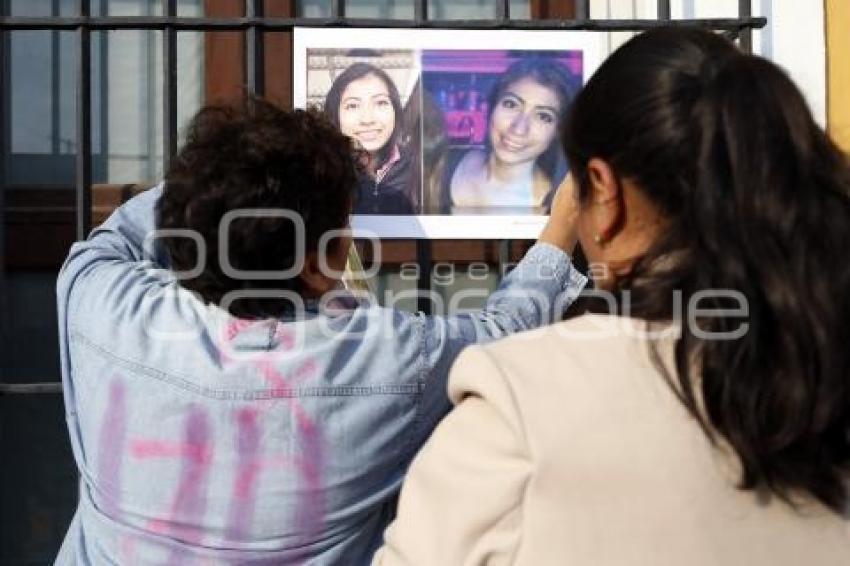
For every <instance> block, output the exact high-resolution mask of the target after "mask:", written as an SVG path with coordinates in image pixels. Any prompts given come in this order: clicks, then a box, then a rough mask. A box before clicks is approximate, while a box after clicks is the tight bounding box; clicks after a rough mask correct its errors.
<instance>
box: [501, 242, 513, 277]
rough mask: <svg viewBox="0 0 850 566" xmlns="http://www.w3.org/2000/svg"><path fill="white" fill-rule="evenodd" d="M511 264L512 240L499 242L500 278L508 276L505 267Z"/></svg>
mask: <svg viewBox="0 0 850 566" xmlns="http://www.w3.org/2000/svg"><path fill="white" fill-rule="evenodd" d="M510 262H511V240H499V277H500V278H504V276H505V275H507V270H506V269H505V267H506V266H507V265H508V264H509V263H510Z"/></svg>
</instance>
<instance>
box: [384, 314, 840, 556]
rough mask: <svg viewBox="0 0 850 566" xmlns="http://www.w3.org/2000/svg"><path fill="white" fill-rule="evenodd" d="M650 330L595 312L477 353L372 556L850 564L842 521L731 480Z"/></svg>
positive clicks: (464, 358)
mask: <svg viewBox="0 0 850 566" xmlns="http://www.w3.org/2000/svg"><path fill="white" fill-rule="evenodd" d="M642 328H643V325H642V324H639V323H637V322H636V321H629V320H628V319H622V318H614V317H602V316H584V317H581V318H579V319H575V320H572V321H569V322H565V323H561V324H557V325H555V326H552V327H549V328H544V329H541V330H537V331H534V332H529V333H525V334H521V335H517V336H514V337H512V338H509V339H507V340H503V341H500V342H497V343H494V344H491V345H488V346H484V347H480V346H479V347H472V348H469V349H467V350H466V351H465V352H464V353H463V354H462V355H461V357H460V358H459V359H458V361H457V362H456V365H455V367H454V369H453V371H452V374H451V379H450V385H449V389H450V394H451V397H452V399H453V401H454V402H455V403H456V404H457V407H456V409H455V410H454V411H453V412H452V413H451V414H450V415H449V416H448V417H446V419H445V420H444V421H443V423H442V424H441V425H440V426H439V428H438V429H437V430H436V432H435V433H434V435H433V436H432V437H431V439H430V441H429V442H428V443H427V444H426V446H425V447H424V448H423V450H422V451H421V453H420V454H419V456H418V457H417V458H416V460H415V461H414V462H413V465H412V467H411V469H410V473H409V475H408V478H407V480H406V482H405V484H404V488H403V490H402V494H401V501H400V505H399V515H398V518H397V519H396V521H395V522H394V523H393V524H392V525H391V526H390V527H389V529H388V530H387V532H386V535H385V537H386V538H385V546H384V547H383V548H382V549H381V550H380V551H379V552H378V554H377V555H376V557H375V562H374V564H376V565H381V566H393V565H396V564H406V565H422V566H453V565H473V564H491V565H497V564H498V565H502V564H517V565H528V566H545V565H548V564H553V565H554V564H557V565H591V566H611V565H630V566H632V565H652V566H668V565H669V566H703V565H724V566H727V565H739V564H740V565H746V566H809V565H812V566H815V565H816V566H838V565H842V566H847V565H850V523H848V522H847V521H846V520H842V519H841V518H839V517H838V516H837V515H835V514H831V513H830V512H828V511H826V510H825V509H824V508H822V507H820V506H819V505H817V504H814V503H808V504H806V505H804V506H803V508H802V509H801V510H799V511H794V510H792V508H791V507H789V506H788V505H786V504H784V503H781V502H780V501H778V500H776V499H770V498H769V497H766V496H762V497H759V496H758V495H756V494H754V493H753V492H744V491H740V490H738V489H736V488H735V482H736V480H737V472H736V467H735V466H736V464H735V463H734V462H735V459H734V458H731V457H729V456H728V453H726V455H724V453H722V452H721V451H720V450H718V449H716V448H712V446H711V445H710V444H709V442H708V440H707V439H706V437H705V435H704V434H703V433H702V431H701V430H700V428H699V426H698V425H697V424H696V422H695V421H694V419H693V418H692V417H691V416H690V415H689V414H688V413H687V411H686V410H685V409H684V407H683V406H682V404H681V403H680V402H679V401H678V400H677V399H676V398H675V396H674V395H673V392H672V389H671V388H670V386H669V385H667V383H666V382H665V381H664V379H663V378H662V377H661V375H660V373H659V372H658V370H657V369H656V368H655V367H654V365H653V364H652V362H651V360H650V358H649V355H648V346H647V341H646V340H643V339H640V338H639V337H638V336H637V333H638V331H639V330H640V329H642ZM662 344H663V345H662V349H664V350H665V351H666V352H667V354H668V355H669V352H670V351H671V348H670V347H669V346H670V345H671V344H672V340H670V339H669V338H668V339H666V340H662ZM668 359H669V358H668Z"/></svg>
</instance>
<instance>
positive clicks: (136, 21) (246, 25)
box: [0, 0, 767, 31]
mask: <svg viewBox="0 0 850 566" xmlns="http://www.w3.org/2000/svg"><path fill="white" fill-rule="evenodd" d="M581 1H582V0H579V2H581ZM579 5H580V4H577V5H576V6H577V7H578V6H579ZM578 14H580V12H578V11H577V15H578ZM766 24H767V19H766V18H761V17H758V18H755V17H750V18H704V19H690V20H678V19H677V20H670V21H669V22H667V21H659V20H614V19H612V20H589V19H580V18H577V19H572V20H510V21H508V22H503V21H494V20H424V21H416V20H382V19H369V18H350V19H345V20H339V19H335V18H263V19H256V18H216V19H210V18H183V17H180V18H176V17H175V18H166V17H157V16H111V17H105V18H90V19H83V18H77V17H68V18H18V17H14V18H9V17H6V18H0V29H5V30H37V29H43V30H51V29H55V30H75V29H79V28H82V27H85V28H87V29H90V30H164V29H166V28H169V29H175V30H177V31H239V30H243V31H244V30H247V29H250V28H251V27H257V28H259V29H263V30H265V31H291V30H292V29H293V28H294V27H311V28H355V27H369V28H390V29H395V28H426V29H430V28H440V29H529V30H568V29H575V30H587V31H645V30H649V29H654V28H657V27H661V26H671V25H672V26H688V27H701V28H706V29H713V30H717V31H724V30H730V31H737V30H744V29H759V28H762V27H764V26H765V25H766Z"/></svg>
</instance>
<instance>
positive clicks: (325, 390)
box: [69, 329, 419, 401]
mask: <svg viewBox="0 0 850 566" xmlns="http://www.w3.org/2000/svg"><path fill="white" fill-rule="evenodd" d="M69 334H70V336H69V338H70V341H71V342H76V343H78V344H80V345H82V346H84V347H86V348H87V349H89V350H91V351H93V352H95V353H96V354H98V355H100V356H101V357H102V358H104V359H107V360H109V361H111V362H113V363H115V364H116V365H119V366H121V367H123V368H124V369H126V370H129V371H130V372H131V373H133V374H135V375H137V376H138V375H142V376H145V377H151V378H154V379H157V380H159V381H161V382H164V383H168V384H170V385H172V386H174V387H176V388H178V389H181V390H183V391H187V392H190V393H194V394H197V395H201V396H203V397H206V398H210V399H217V400H223V401H238V400H243V401H250V400H270V399H280V398H292V397H353V396H370V395H413V394H417V393H418V390H419V387H418V385H407V384H381V385H342V386H328V387H323V386H315V387H287V388H264V389H214V388H211V387H204V386H201V385H198V384H196V383H194V382H192V381H191V380H189V379H187V378H186V377H182V376H179V375H175V374H172V373H168V372H165V371H162V370H160V369H156V368H152V367H150V366H147V365H144V364H141V363H139V362H137V361H135V360H131V359H127V358H124V357H122V356H118V355H116V354H114V353H113V352H110V351H109V350H107V349H105V348H103V347H102V346H100V345H99V344H97V343H95V342H94V341H93V340H92V339H91V338H89V337H88V336H86V335H85V334H83V333H82V332H80V331H79V330H76V329H71V330H70V331H69Z"/></svg>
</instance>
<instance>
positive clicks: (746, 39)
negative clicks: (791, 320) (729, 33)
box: [738, 0, 767, 53]
mask: <svg viewBox="0 0 850 566" xmlns="http://www.w3.org/2000/svg"><path fill="white" fill-rule="evenodd" d="M752 15H753V2H752V0H738V17H739V18H742V19H751V18H752ZM762 19H764V18H762ZM766 21H767V20H766V19H765V22H766ZM759 27H762V26H759ZM740 34H741V35H740V37H741V49H742V50H744V51H746V52H747V53H752V52H753V31H752V29H750V28H741V30H740Z"/></svg>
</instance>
